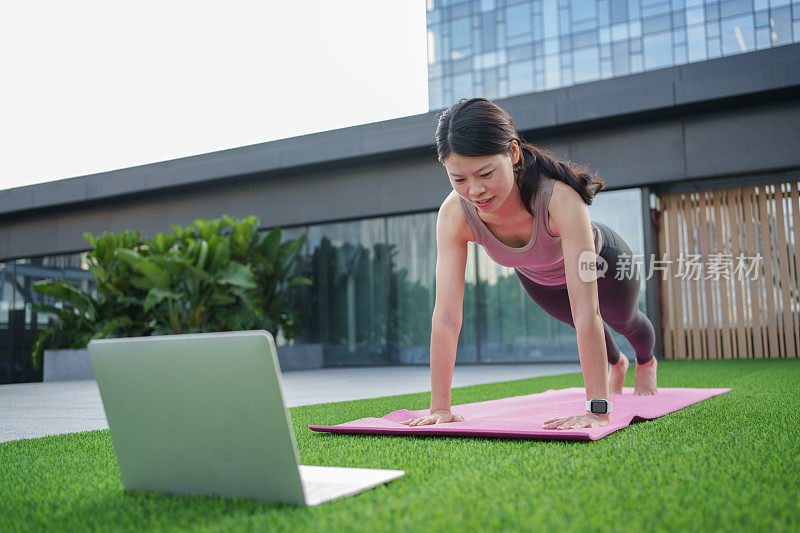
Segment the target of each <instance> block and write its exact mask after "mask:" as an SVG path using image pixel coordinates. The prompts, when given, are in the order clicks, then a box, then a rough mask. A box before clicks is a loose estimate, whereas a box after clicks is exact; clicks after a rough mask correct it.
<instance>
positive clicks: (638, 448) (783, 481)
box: [0, 360, 800, 532]
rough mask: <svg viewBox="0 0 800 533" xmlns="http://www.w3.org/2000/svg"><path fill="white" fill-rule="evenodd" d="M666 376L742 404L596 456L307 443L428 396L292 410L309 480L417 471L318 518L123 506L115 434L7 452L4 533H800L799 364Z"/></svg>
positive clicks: (424, 444) (216, 502)
mask: <svg viewBox="0 0 800 533" xmlns="http://www.w3.org/2000/svg"><path fill="white" fill-rule="evenodd" d="M658 370H659V386H661V387H731V388H732V389H733V390H732V391H731V392H729V393H727V394H723V395H721V396H717V397H714V398H710V399H708V400H705V401H703V402H700V403H698V404H695V405H691V406H689V407H687V408H686V409H683V410H680V411H678V412H675V413H671V414H668V415H666V416H664V417H661V418H658V419H655V420H650V421H645V422H639V423H634V424H633V425H631V426H630V427H628V428H625V429H622V430H620V431H617V432H615V433H612V434H611V435H609V436H607V437H604V438H603V439H601V440H599V441H596V442H568V441H536V440H510V439H478V438H448V437H427V438H426V437H385V436H367V435H362V436H359V435H336V434H328V433H315V432H312V431H310V430H309V429H308V428H307V427H306V426H307V425H308V424H338V423H341V422H346V421H348V420H352V419H356V418H361V417H365V416H383V415H384V414H386V413H388V412H390V411H394V410H396V409H401V408H407V409H412V410H413V409H424V408H426V407H427V406H428V401H429V394H408V395H403V396H392V397H385V398H378V399H371V400H358V401H350V402H342V403H333V404H324V405H314V406H306V407H297V408H293V409H291V415H292V419H293V422H294V430H295V435H296V437H297V443H298V449H299V454H300V460H301V462H302V463H303V464H312V465H316V464H319V465H336V466H356V467H368V468H391V469H401V470H405V471H406V475H405V476H404V477H402V478H400V479H398V480H395V481H392V482H391V483H389V484H388V485H384V486H381V487H378V488H377V489H373V490H369V491H367V492H364V493H362V494H359V495H357V496H354V497H348V498H344V499H340V500H335V501H333V502H330V503H326V504H323V505H321V506H318V507H293V506H289V505H276V504H265V503H260V502H255V501H250V500H241V499H240V500H228V499H223V498H219V497H203V496H170V495H164V494H158V493H126V492H124V491H123V488H122V483H121V481H120V475H119V469H118V467H117V464H116V460H115V457H114V450H113V447H112V443H111V438H110V435H109V432H108V431H91V432H87V433H76V434H71V435H61V436H55V437H46V438H40V439H31V440H23V441H12V442H7V443H3V444H0V530H2V531H27V530H48V531H59V530H75V531H77V530H80V531H83V530H87V529H88V530H106V529H110V530H137V531H140V530H172V531H175V530H191V531H243V530H268V531H369V532H378V531H415V530H425V531H487V530H505V531H513V530H539V529H542V530H545V529H546V530H563V529H565V528H573V529H574V530H579V531H637V532H639V531H687V530H692V531H798V530H800V493H798V490H799V489H798V484H799V482H800V456H799V455H798V453H799V451H800V398H798V393H800V364H799V363H798V361H796V360H794V361H792V360H788V361H787V360H775V361H761V360H759V361H754V360H744V361H730V360H728V361H662V362H659V369H658ZM456 371H458V370H456ZM582 385H583V383H582V378H581V375H580V374H570V375H565V376H552V377H541V378H533V379H525V380H519V381H512V382H506V383H496V384H489V385H477V386H473V387H463V388H458V389H454V391H453V403H454V404H459V403H468V402H476V401H483V400H490V399H495V398H502V397H507V396H516V395H521V394H531V393H534V392H542V391H545V390H547V389H551V388H552V389H556V388H563V387H575V386H582ZM625 386H633V371H632V369H631V371H630V372H629V373H628V379H627V380H626V382H625Z"/></svg>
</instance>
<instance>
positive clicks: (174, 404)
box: [89, 330, 405, 505]
mask: <svg viewBox="0 0 800 533" xmlns="http://www.w3.org/2000/svg"><path fill="white" fill-rule="evenodd" d="M89 357H90V359H91V362H92V369H93V370H94V375H95V378H96V379H97V385H98V388H99V389H100V396H101V398H102V400H103V407H104V408H105V411H106V418H107V419H108V425H109V428H110V430H111V440H112V442H113V444H114V451H115V453H116V455H117V463H118V464H119V470H120V473H121V475H122V483H123V485H124V487H125V489H126V490H134V491H157V492H169V493H173V494H205V495H220V496H227V497H236V498H250V499H255V500H261V501H268V502H288V503H294V504H298V505H317V504H320V503H323V502H326V501H329V500H333V499H336V498H339V497H342V496H349V495H352V494H357V493H359V492H362V491H364V490H366V489H370V488H373V487H377V486H378V485H381V484H383V483H386V482H388V481H391V480H392V479H395V478H398V477H400V476H402V475H403V474H404V473H405V472H404V471H402V470H376V469H369V468H342V467H332V466H304V465H298V461H297V446H296V443H295V438H294V431H293V430H292V424H291V419H290V417H289V413H288V412H287V410H286V407H285V405H284V399H283V390H282V386H281V375H280V367H279V366H278V360H277V352H276V350H275V341H274V339H273V338H272V335H271V334H270V333H269V332H268V331H264V330H257V331H237V332H224V333H196V334H188V335H162V336H155V337H132V338H124V339H102V340H93V341H91V342H90V343H89Z"/></svg>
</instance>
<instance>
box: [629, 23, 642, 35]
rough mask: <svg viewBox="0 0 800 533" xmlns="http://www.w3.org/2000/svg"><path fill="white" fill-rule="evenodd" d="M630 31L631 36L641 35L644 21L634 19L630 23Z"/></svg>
mask: <svg viewBox="0 0 800 533" xmlns="http://www.w3.org/2000/svg"><path fill="white" fill-rule="evenodd" d="M628 33H630V34H631V37H639V36H640V35H641V34H642V21H641V20H632V21H630V22H629V23H628Z"/></svg>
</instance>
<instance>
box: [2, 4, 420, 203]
mask: <svg viewBox="0 0 800 533" xmlns="http://www.w3.org/2000/svg"><path fill="white" fill-rule="evenodd" d="M425 6H426V3H425V0H402V1H397V0H335V1H331V0H303V1H299V2H297V1H291V0H290V1H281V2H276V1H270V0H262V1H240V0H227V1H226V2H208V1H205V0H192V1H184V0H159V1H152V0H138V1H136V2H130V1H129V2H118V1H111V0H103V1H85V0H74V1H70V2H64V1H63V0H60V1H53V0H45V1H37V2H18V1H14V0H0V69H2V73H3V82H2V83H0V190H3V189H9V188H13V187H21V186H26V185H32V184H36V183H43V182H48V181H54V180H58V179H64V178H71V177H76V176H85V175H88V174H94V173H98V172H105V171H109V170H116V169H121V168H127V167H132V166H137V165H143V164H148V163H155V162H159V161H166V160H170V159H176V158H181V157H187V156H192V155H197V154H204V153H209V152H215V151H218V150H224V149H228V148H235V147H239V146H247V145H251V144H257V143H262V142H267V141H273V140H277V139H285V138H288V137H294V136H297V135H304V134H308V133H315V132H320V131H327V130H333V129H338V128H344V127H348V126H356V125H360V124H367V123H371V122H379V121H382V120H390V119H393V118H399V117H404V116H410V115H416V114H420V113H426V112H428V87H427V49H426V42H427V39H426V23H425Z"/></svg>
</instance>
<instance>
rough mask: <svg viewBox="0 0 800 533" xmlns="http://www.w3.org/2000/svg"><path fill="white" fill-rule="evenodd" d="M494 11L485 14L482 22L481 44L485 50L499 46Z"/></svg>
mask: <svg viewBox="0 0 800 533" xmlns="http://www.w3.org/2000/svg"><path fill="white" fill-rule="evenodd" d="M495 25H496V22H495V17H494V11H490V12H488V13H484V14H483V19H482V24H481V32H482V33H481V46H482V48H483V49H484V50H494V49H495V48H497V36H496V35H495V31H494V29H495Z"/></svg>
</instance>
